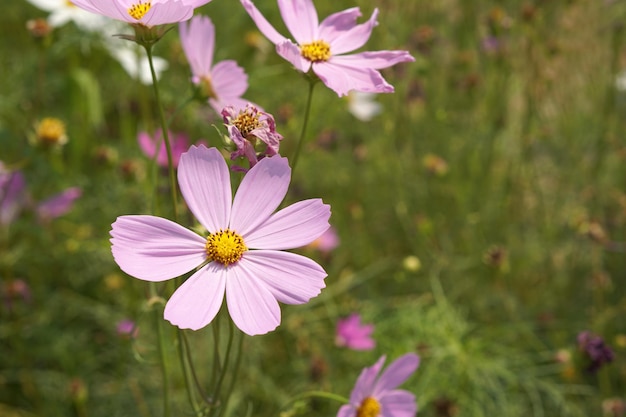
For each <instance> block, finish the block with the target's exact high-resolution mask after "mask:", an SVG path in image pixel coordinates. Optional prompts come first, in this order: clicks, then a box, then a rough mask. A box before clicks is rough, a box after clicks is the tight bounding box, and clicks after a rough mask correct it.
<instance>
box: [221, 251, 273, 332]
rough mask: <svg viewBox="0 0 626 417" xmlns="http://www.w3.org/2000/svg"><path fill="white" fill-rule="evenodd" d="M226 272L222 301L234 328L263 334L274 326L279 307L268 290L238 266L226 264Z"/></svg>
mask: <svg viewBox="0 0 626 417" xmlns="http://www.w3.org/2000/svg"><path fill="white" fill-rule="evenodd" d="M240 262H241V261H240ZM228 274H229V275H228V279H227V280H226V302H227V304H228V312H229V313H230V317H231V318H232V319H233V321H234V322H235V324H236V325H237V327H238V328H239V329H240V330H241V331H242V332H244V333H246V334H248V335H250V336H255V335H258V334H265V333H267V332H270V331H272V330H274V329H275V328H276V327H278V325H279V324H280V307H279V306H278V301H276V298H274V296H273V295H272V294H271V293H270V291H269V290H268V289H267V288H265V287H264V286H263V285H260V284H259V283H258V282H257V278H256V277H255V276H253V275H251V274H250V273H249V272H248V271H247V270H246V269H245V268H240V267H239V265H235V266H232V267H230V268H229V269H228Z"/></svg>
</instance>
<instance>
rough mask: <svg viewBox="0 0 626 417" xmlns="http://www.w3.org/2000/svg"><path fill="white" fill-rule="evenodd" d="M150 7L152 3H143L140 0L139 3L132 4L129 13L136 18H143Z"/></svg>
mask: <svg viewBox="0 0 626 417" xmlns="http://www.w3.org/2000/svg"><path fill="white" fill-rule="evenodd" d="M150 7H152V4H151V3H150V2H147V3H141V0H140V2H139V3H137V4H133V5H132V6H130V8H129V9H128V14H129V15H130V17H132V18H133V19H135V20H141V18H142V17H144V15H145V14H146V13H148V10H150Z"/></svg>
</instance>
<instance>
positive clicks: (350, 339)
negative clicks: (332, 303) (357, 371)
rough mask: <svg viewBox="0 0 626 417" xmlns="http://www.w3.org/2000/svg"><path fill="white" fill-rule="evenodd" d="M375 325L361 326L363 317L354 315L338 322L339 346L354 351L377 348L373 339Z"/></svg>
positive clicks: (336, 339)
mask: <svg viewBox="0 0 626 417" xmlns="http://www.w3.org/2000/svg"><path fill="white" fill-rule="evenodd" d="M373 332H374V325H373V324H361V316H360V315H359V314H357V313H353V314H351V315H350V316H348V317H346V318H345V319H340V320H339V321H337V335H336V338H335V342H336V344H337V346H341V347H347V348H348V349H353V350H371V349H374V347H376V342H375V341H374V339H372V333H373Z"/></svg>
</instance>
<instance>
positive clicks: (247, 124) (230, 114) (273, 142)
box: [222, 104, 283, 167]
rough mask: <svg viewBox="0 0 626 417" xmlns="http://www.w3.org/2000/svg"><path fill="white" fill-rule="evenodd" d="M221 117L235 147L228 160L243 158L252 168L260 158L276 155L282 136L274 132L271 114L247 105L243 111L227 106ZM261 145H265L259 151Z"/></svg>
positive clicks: (274, 126)
mask: <svg viewBox="0 0 626 417" xmlns="http://www.w3.org/2000/svg"><path fill="white" fill-rule="evenodd" d="M222 117H223V118H224V125H225V126H226V129H228V135H229V136H230V139H231V140H232V141H233V143H234V144H235V145H236V146H237V150H236V151H235V152H233V153H231V155H230V159H233V160H234V159H237V158H239V157H245V158H247V159H248V161H249V162H250V167H253V166H254V165H255V164H256V163H257V162H258V160H259V159H260V158H262V157H264V156H273V155H277V154H278V148H279V146H280V141H281V140H282V139H283V136H282V135H281V134H280V133H278V132H276V123H275V122H274V117H273V116H272V115H271V114H269V113H266V112H264V111H261V110H259V109H258V108H257V107H256V106H254V105H251V104H248V105H246V107H245V108H243V109H237V108H236V107H234V106H227V107H225V108H224V109H223V110H222ZM259 141H260V143H259ZM262 145H265V146H264V149H259V148H261V147H262Z"/></svg>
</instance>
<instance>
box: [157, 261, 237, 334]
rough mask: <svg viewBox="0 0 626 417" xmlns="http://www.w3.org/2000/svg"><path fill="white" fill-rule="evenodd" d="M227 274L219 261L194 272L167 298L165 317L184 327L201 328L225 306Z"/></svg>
mask: <svg viewBox="0 0 626 417" xmlns="http://www.w3.org/2000/svg"><path fill="white" fill-rule="evenodd" d="M227 275H228V273H227V270H226V269H225V268H224V267H223V266H222V265H220V264H218V263H217V262H211V263H210V264H208V265H206V266H205V267H204V268H202V269H200V270H199V271H198V272H196V273H195V274H193V275H192V276H191V277H189V278H188V279H187V281H185V282H184V283H183V284H182V285H181V286H180V287H178V289H177V290H176V291H175V292H174V294H172V297H171V298H170V299H169V301H168V302H167V305H166V306H165V311H164V313H163V316H164V317H165V320H167V321H169V322H170V323H172V324H173V325H175V326H178V327H180V328H181V329H191V330H198V329H201V328H203V327H205V326H206V325H208V324H209V323H210V322H211V321H212V320H213V318H215V315H216V314H217V312H218V311H219V310H220V307H221V306H222V301H223V300H224V291H225V289H226V279H227Z"/></svg>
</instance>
